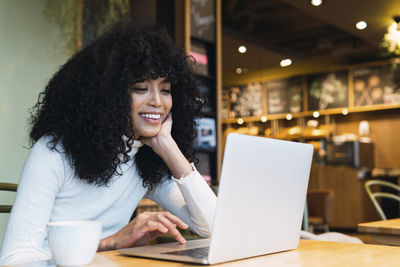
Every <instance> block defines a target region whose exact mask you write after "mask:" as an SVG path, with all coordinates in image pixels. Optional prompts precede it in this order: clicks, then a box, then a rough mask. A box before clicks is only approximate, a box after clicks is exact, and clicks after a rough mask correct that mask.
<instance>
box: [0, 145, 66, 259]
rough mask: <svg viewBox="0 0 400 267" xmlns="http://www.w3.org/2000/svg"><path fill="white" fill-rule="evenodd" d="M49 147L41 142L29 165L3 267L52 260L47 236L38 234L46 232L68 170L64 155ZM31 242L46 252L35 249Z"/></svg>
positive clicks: (8, 235)
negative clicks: (63, 159) (47, 245)
mask: <svg viewBox="0 0 400 267" xmlns="http://www.w3.org/2000/svg"><path fill="white" fill-rule="evenodd" d="M46 143H47V141H46V139H44V138H42V139H40V140H39V141H38V142H37V143H36V144H35V145H34V147H33V148H32V150H31V152H30V154H29V156H28V158H27V160H26V162H25V165H24V168H23V171H22V175H21V178H20V181H19V185H18V191H17V195H16V198H15V202H14V205H13V208H12V211H11V215H10V218H9V221H8V225H7V230H6V234H5V238H4V241H3V247H2V250H1V254H0V259H1V263H2V264H10V265H11V264H13V265H14V264H22V263H26V262H33V261H41V260H48V259H50V254H49V252H47V248H46V245H43V244H44V239H45V236H43V234H41V233H40V232H38V231H36V230H37V229H42V230H46V224H47V223H48V221H49V218H50V214H51V210H52V207H53V203H54V199H55V197H56V194H57V192H58V190H59V188H60V187H61V184H62V180H63V175H64V168H63V161H62V159H61V157H62V156H61V154H60V153H59V152H57V151H54V150H50V149H49V148H47V146H46ZM31 240H32V242H34V243H35V244H36V246H38V247H42V248H43V249H42V250H38V249H37V248H35V247H34V246H33V245H32V243H31Z"/></svg>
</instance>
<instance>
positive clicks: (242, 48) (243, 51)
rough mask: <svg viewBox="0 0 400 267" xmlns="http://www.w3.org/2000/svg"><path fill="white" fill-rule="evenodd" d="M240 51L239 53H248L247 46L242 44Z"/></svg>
mask: <svg viewBox="0 0 400 267" xmlns="http://www.w3.org/2000/svg"><path fill="white" fill-rule="evenodd" d="M238 51H239V53H242V54H243V53H246V51H247V48H246V47H245V46H244V45H241V46H239V48H238Z"/></svg>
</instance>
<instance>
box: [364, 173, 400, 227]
mask: <svg viewBox="0 0 400 267" xmlns="http://www.w3.org/2000/svg"><path fill="white" fill-rule="evenodd" d="M374 185H378V186H380V187H389V188H391V189H394V190H396V191H397V192H400V187H399V186H398V185H396V184H394V183H390V182H386V181H382V180H369V181H367V182H365V184H364V188H365V191H367V195H368V197H369V199H371V201H372V204H373V205H374V207H375V209H376V211H377V212H378V214H379V216H380V217H381V219H382V220H387V217H386V215H385V213H384V212H383V209H382V207H381V205H380V204H379V202H378V201H377V198H389V199H392V200H396V201H398V202H400V196H399V195H398V194H397V195H396V194H393V193H389V192H382V188H380V189H379V190H380V191H377V192H372V191H371V187H372V186H374Z"/></svg>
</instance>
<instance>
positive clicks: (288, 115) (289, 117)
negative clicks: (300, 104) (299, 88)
mask: <svg viewBox="0 0 400 267" xmlns="http://www.w3.org/2000/svg"><path fill="white" fill-rule="evenodd" d="M292 118H293V116H292V114H290V113H288V114H287V115H286V119H287V120H288V121H290V120H291V119H292Z"/></svg>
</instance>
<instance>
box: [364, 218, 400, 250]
mask: <svg viewBox="0 0 400 267" xmlns="http://www.w3.org/2000/svg"><path fill="white" fill-rule="evenodd" d="M358 232H360V233H367V234H370V235H372V237H373V238H374V239H375V240H376V242H378V243H379V244H383V245H392V246H400V219H390V220H385V221H374V222H367V223H360V224H358Z"/></svg>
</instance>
